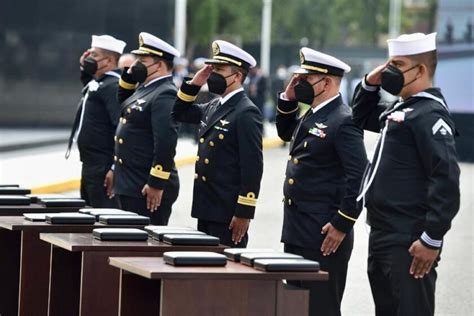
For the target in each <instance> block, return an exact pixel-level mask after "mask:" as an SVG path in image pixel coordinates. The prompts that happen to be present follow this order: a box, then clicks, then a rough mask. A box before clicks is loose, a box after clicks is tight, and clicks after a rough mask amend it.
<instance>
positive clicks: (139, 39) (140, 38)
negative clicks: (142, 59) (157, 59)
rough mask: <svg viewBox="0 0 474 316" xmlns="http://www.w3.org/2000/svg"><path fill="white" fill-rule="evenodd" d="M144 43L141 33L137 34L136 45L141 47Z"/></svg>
mask: <svg viewBox="0 0 474 316" xmlns="http://www.w3.org/2000/svg"><path fill="white" fill-rule="evenodd" d="M143 44H144V41H143V37H142V36H141V35H139V36H138V45H139V46H140V47H141V46H143Z"/></svg>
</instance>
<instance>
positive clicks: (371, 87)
mask: <svg viewBox="0 0 474 316" xmlns="http://www.w3.org/2000/svg"><path fill="white" fill-rule="evenodd" d="M361 85H362V89H364V90H366V91H370V92H374V91H377V90H378V89H379V86H374V85H371V84H369V83H368V82H367V75H365V76H364V79H362V82H361Z"/></svg>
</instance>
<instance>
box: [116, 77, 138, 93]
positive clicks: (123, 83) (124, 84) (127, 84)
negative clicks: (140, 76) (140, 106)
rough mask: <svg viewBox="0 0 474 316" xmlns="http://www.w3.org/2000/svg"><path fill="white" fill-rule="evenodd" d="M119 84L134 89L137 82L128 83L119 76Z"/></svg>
mask: <svg viewBox="0 0 474 316" xmlns="http://www.w3.org/2000/svg"><path fill="white" fill-rule="evenodd" d="M119 86H120V87H122V88H124V89H126V90H135V88H136V87H137V84H134V83H128V82H126V81H124V80H122V78H120V80H119Z"/></svg>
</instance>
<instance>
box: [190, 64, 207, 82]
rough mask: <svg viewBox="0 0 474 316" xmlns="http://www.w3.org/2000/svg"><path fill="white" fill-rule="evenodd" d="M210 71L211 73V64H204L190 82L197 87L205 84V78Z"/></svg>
mask: <svg viewBox="0 0 474 316" xmlns="http://www.w3.org/2000/svg"><path fill="white" fill-rule="evenodd" d="M211 73H212V66H211V65H206V66H204V67H202V68H201V69H199V71H198V72H196V74H195V75H194V77H193V79H191V82H190V84H192V85H194V86H199V87H201V86H203V85H205V84H206V83H207V78H209V76H210V75H211Z"/></svg>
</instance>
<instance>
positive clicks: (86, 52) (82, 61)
mask: <svg viewBox="0 0 474 316" xmlns="http://www.w3.org/2000/svg"><path fill="white" fill-rule="evenodd" d="M90 54H91V52H90V50H89V49H88V50H86V51H85V52H84V53H82V55H81V57H80V58H79V64H80V65H81V66H82V65H84V59H86V58H87V57H88V56H89V55H90Z"/></svg>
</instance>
